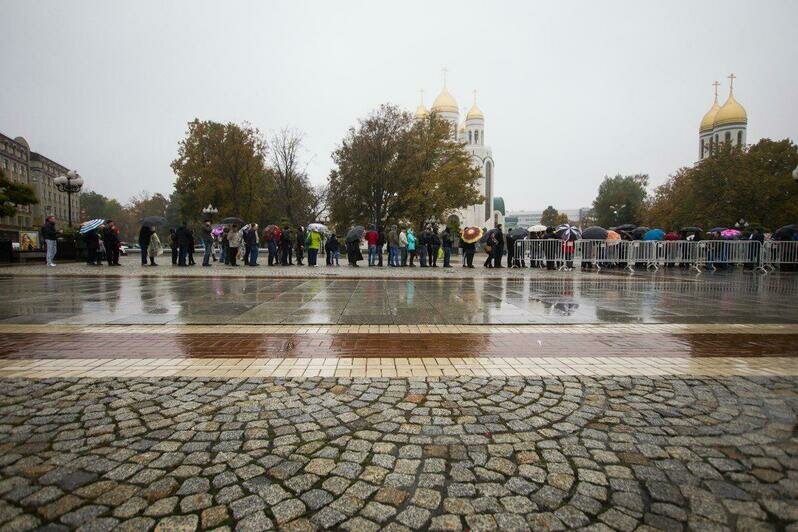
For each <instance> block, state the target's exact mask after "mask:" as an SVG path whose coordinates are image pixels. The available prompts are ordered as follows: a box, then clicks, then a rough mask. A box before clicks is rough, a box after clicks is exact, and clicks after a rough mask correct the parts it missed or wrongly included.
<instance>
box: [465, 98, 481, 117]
mask: <svg viewBox="0 0 798 532" xmlns="http://www.w3.org/2000/svg"><path fill="white" fill-rule="evenodd" d="M466 120H485V115H483V114H482V109H480V108H479V107H477V102H474V105H472V106H471V109H469V110H468V114H467V115H466Z"/></svg>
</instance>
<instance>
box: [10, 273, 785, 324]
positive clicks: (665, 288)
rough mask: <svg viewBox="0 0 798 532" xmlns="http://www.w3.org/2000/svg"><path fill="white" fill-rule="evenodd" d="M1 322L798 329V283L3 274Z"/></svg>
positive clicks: (775, 279)
mask: <svg viewBox="0 0 798 532" xmlns="http://www.w3.org/2000/svg"><path fill="white" fill-rule="evenodd" d="M0 294H2V295H3V303H4V304H3V305H2V308H0V323H7V324H8V323H36V324H46V323H70V324H91V323H96V324H167V323H174V324H277V323H291V324H420V323H437V324H505V323H541V324H568V323H798V305H796V304H795V301H796V296H797V295H798V277H795V276H775V275H774V276H754V275H750V274H730V275H727V276H720V275H719V276H714V277H711V278H710V277H705V278H699V279H696V278H694V277H692V276H691V277H687V276H685V277H684V279H678V278H674V277H672V276H671V277H667V278H666V277H658V276H655V275H652V276H647V277H646V278H617V277H612V278H606V279H582V278H580V277H574V278H573V279H562V278H559V279H539V278H537V279H530V278H527V279H457V280H454V279H423V280H422V279H401V280H398V279H397V280H389V279H361V280H355V279H347V280H344V279H341V280H333V279H264V278H259V279H241V278H237V279H231V278H210V277H208V278H196V279H195V278H191V279H189V278H135V279H133V278H129V279H125V278H115V277H93V278H75V277H45V278H41V277H37V278H34V277H30V278H25V277H12V276H5V277H0Z"/></svg>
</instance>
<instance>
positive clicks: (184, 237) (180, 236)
mask: <svg viewBox="0 0 798 532" xmlns="http://www.w3.org/2000/svg"><path fill="white" fill-rule="evenodd" d="M175 238H176V239H177V265H178V266H187V264H186V256H187V255H188V246H189V245H190V244H191V234H190V233H189V231H188V228H187V227H186V222H183V224H182V225H181V226H180V227H178V228H177V231H175Z"/></svg>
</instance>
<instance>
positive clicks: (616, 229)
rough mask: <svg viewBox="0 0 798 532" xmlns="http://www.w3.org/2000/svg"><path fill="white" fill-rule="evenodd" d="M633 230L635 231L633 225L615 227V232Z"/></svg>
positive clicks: (635, 227)
mask: <svg viewBox="0 0 798 532" xmlns="http://www.w3.org/2000/svg"><path fill="white" fill-rule="evenodd" d="M635 229H637V226H636V225H635V224H623V225H619V226H618V227H616V228H615V231H616V232H617V231H634V230H635Z"/></svg>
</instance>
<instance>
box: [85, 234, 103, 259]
mask: <svg viewBox="0 0 798 532" xmlns="http://www.w3.org/2000/svg"><path fill="white" fill-rule="evenodd" d="M83 238H84V239H85V240H86V264H88V265H90V266H101V265H102V262H101V261H100V258H99V257H98V256H97V251H99V249H100V235H99V234H98V233H97V229H93V230H91V231H89V232H88V233H86V234H85V235H84V236H83Z"/></svg>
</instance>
